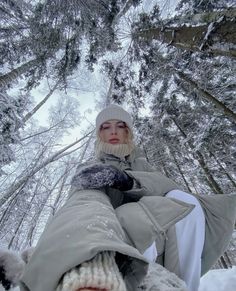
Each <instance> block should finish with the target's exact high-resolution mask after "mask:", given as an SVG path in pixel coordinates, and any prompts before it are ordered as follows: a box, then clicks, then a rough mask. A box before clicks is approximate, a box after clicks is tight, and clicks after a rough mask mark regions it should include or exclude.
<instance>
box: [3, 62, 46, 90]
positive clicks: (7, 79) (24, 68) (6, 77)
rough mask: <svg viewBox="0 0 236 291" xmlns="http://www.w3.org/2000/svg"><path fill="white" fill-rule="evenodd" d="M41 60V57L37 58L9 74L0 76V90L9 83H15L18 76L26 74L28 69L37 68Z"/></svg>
mask: <svg viewBox="0 0 236 291" xmlns="http://www.w3.org/2000/svg"><path fill="white" fill-rule="evenodd" d="M42 60H43V58H42V57H38V58H36V59H33V60H31V61H28V62H27V63H24V64H22V65H21V66H20V67H18V68H16V69H13V70H12V71H11V72H9V73H6V74H5V75H2V76H0V88H1V87H6V86H8V85H9V84H10V83H11V82H13V81H15V80H16V79H17V78H18V77H19V76H21V75H22V74H24V73H26V72H27V71H28V70H29V69H32V68H34V67H36V66H38V65H39V63H40V62H41V61H42Z"/></svg>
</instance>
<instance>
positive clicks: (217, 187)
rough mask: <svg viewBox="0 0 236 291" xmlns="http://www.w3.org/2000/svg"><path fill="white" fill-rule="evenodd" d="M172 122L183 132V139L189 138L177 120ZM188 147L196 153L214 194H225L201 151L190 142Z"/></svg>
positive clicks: (174, 119)
mask: <svg viewBox="0 0 236 291" xmlns="http://www.w3.org/2000/svg"><path fill="white" fill-rule="evenodd" d="M172 120H173V122H174V124H175V125H176V127H177V128H178V129H179V131H180V132H181V134H182V135H183V137H184V138H187V134H186V133H185V132H184V130H183V129H182V127H181V126H180V125H179V123H178V121H177V120H176V118H173V117H172ZM188 145H189V147H190V148H191V149H192V151H193V152H195V153H196V158H197V160H198V163H199V164H200V166H201V168H202V170H203V171H204V173H205V175H206V178H207V181H208V184H209V186H210V187H211V189H212V190H213V192H214V193H216V194H223V193H224V192H223V190H222V189H221V187H220V185H219V184H218V183H217V182H216V180H215V179H214V177H213V176H212V174H211V171H210V169H209V168H208V166H207V164H206V162H205V159H204V157H203V155H202V153H201V152H200V151H199V150H196V151H195V150H194V147H193V145H192V144H191V143H190V142H189V141H188Z"/></svg>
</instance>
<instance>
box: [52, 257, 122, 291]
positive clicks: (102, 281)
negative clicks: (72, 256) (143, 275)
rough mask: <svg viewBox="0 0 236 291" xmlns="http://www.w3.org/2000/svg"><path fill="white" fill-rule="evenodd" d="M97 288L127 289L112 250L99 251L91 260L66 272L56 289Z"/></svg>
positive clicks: (113, 290)
mask: <svg viewBox="0 0 236 291" xmlns="http://www.w3.org/2000/svg"><path fill="white" fill-rule="evenodd" d="M86 288H88V290H89V289H92V288H97V289H98V290H100V289H101V290H106V291H127V289H126V286H125V282H124V280H123V278H122V275H121V273H120V271H119V269H118V266H117V264H116V261H115V253H114V252H101V253H99V254H98V255H96V257H94V258H93V259H92V260H90V261H87V262H84V263H82V264H81V265H79V266H78V267H76V268H73V269H72V270H71V271H69V272H67V273H66V274H65V275H64V276H63V278H62V281H61V282H60V284H59V285H58V287H57V289H56V291H69V290H70V291H79V290H86Z"/></svg>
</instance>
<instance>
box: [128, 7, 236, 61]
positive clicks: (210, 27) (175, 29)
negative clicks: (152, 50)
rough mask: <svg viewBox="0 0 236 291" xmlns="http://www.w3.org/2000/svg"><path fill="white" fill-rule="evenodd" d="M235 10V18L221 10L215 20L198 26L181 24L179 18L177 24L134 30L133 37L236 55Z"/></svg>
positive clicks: (235, 13)
mask: <svg viewBox="0 0 236 291" xmlns="http://www.w3.org/2000/svg"><path fill="white" fill-rule="evenodd" d="M235 11H236V10H234V12H233V14H234V17H233V18H230V17H229V18H227V17H225V16H224V13H223V12H222V11H221V16H219V18H218V20H216V21H215V22H212V21H210V23H208V24H200V25H198V26H197V25H192V26H191V25H187V26H186V25H181V23H180V21H178V20H177V21H176V22H175V23H173V24H177V26H176V25H175V26H174V25H173V26H165V25H160V26H159V27H155V28H149V29H143V30H140V31H134V32H133V34H132V38H133V39H134V40H135V41H137V42H139V41H140V40H141V41H142V40H145V41H151V40H152V39H157V40H159V41H160V42H164V43H166V44H168V45H172V46H175V47H177V48H180V49H185V50H191V51H206V52H210V53H211V54H213V55H216V56H229V57H236V49H235V45H236V21H235V15H236V12H235ZM225 14H226V13H225ZM222 15H223V16H222ZM173 21H174V20H173ZM190 23H191V20H190Z"/></svg>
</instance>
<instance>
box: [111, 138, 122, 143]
mask: <svg viewBox="0 0 236 291" xmlns="http://www.w3.org/2000/svg"><path fill="white" fill-rule="evenodd" d="M119 141H120V140H119V139H118V138H112V139H109V143H111V144H117V143H119Z"/></svg>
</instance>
